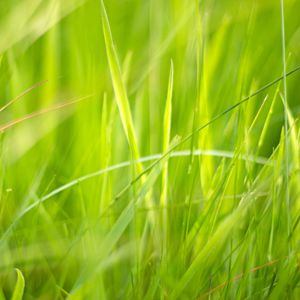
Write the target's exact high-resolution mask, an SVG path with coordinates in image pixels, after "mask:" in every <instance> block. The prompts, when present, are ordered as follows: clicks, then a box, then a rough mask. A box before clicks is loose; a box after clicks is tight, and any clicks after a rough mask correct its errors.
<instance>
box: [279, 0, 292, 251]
mask: <svg viewBox="0 0 300 300" xmlns="http://www.w3.org/2000/svg"><path fill="white" fill-rule="evenodd" d="M280 11H281V45H282V68H283V74H282V75H283V97H284V133H285V139H284V142H285V183H286V191H285V201H286V210H287V231H288V233H287V236H289V235H290V195H289V149H288V148H289V147H288V101H287V83H286V76H287V74H286V51H285V25H284V23H285V20H284V0H280ZM288 248H289V252H290V246H289V245H288Z"/></svg>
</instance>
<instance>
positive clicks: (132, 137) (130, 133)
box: [101, 0, 142, 172]
mask: <svg viewBox="0 0 300 300" xmlns="http://www.w3.org/2000/svg"><path fill="white" fill-rule="evenodd" d="M101 6H102V26H103V34H104V39H105V47H106V54H107V59H108V63H109V69H110V74H111V79H112V83H113V87H114V92H115V97H116V101H117V104H118V108H119V113H120V117H121V120H122V125H123V129H124V131H125V134H126V137H127V140H128V143H129V146H130V148H131V152H132V156H133V158H134V159H138V158H139V156H140V155H139V150H138V143H137V137H136V133H135V129H134V125H133V120H132V115H131V111H130V105H129V100H128V96H127V91H126V88H125V84H124V80H123V78H122V74H121V68H120V64H119V60H118V56H117V52H116V48H115V45H114V41H113V37H112V33H111V29H110V25H109V20H108V16H107V13H106V9H105V6H104V2H103V0H102V1H101ZM137 171H138V172H140V171H142V166H141V165H138V166H137Z"/></svg>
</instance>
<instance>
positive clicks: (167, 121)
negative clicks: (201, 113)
mask: <svg viewBox="0 0 300 300" xmlns="http://www.w3.org/2000/svg"><path fill="white" fill-rule="evenodd" d="M173 84H174V66H173V62H171V67H170V75H169V85H168V94H167V100H166V107H165V114H164V124H163V128H164V131H163V153H165V152H166V151H167V150H168V148H169V144H170V134H171V116H172V95H173ZM161 184H162V191H161V197H160V205H161V206H162V207H164V209H163V215H162V219H163V220H162V223H163V249H164V253H165V249H166V243H167V224H168V221H167V202H168V201H167V193H168V162H166V163H165V165H164V167H163V170H162V183H161Z"/></svg>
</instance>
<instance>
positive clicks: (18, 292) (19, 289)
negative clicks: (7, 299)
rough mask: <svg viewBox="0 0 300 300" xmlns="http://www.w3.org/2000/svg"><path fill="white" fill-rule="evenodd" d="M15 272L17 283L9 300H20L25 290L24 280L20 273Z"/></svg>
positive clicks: (18, 271)
mask: <svg viewBox="0 0 300 300" xmlns="http://www.w3.org/2000/svg"><path fill="white" fill-rule="evenodd" d="M16 272H17V283H16V285H15V289H14V293H13V295H12V298H11V300H22V298H23V294H24V288H25V279H24V276H23V274H22V272H21V271H20V270H19V269H16Z"/></svg>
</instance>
